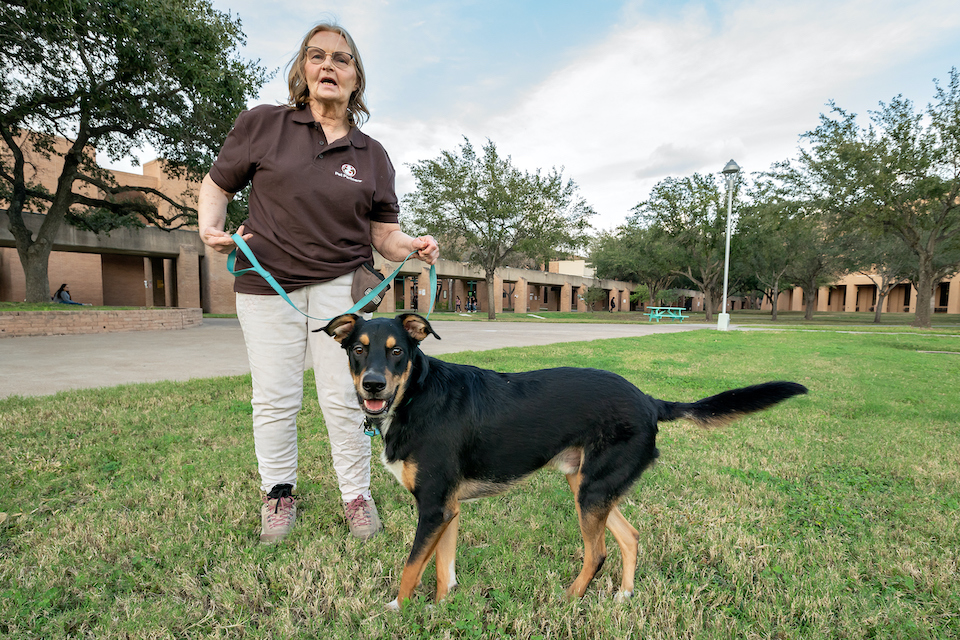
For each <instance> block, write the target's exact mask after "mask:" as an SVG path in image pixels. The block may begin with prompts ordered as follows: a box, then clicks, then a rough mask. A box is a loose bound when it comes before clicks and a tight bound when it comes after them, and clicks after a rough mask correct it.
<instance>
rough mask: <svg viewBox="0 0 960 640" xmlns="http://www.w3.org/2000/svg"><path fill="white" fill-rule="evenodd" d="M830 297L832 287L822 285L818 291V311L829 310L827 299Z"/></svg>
mask: <svg viewBox="0 0 960 640" xmlns="http://www.w3.org/2000/svg"><path fill="white" fill-rule="evenodd" d="M829 299H830V287H820V289H819V290H818V291H817V311H829V310H830V308H829V307H828V306H827V300H829Z"/></svg>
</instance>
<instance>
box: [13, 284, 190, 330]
mask: <svg viewBox="0 0 960 640" xmlns="http://www.w3.org/2000/svg"><path fill="white" fill-rule="evenodd" d="M58 286H59V285H58ZM71 288H72V287H71ZM201 324H203V312H202V311H201V310H200V309H131V310H123V311H119V310H118V311H97V310H79V309H78V310H72V309H65V310H63V311H7V312H0V338H14V337H22V336H58V335H70V334H79V333H116V332H120V331H162V330H172V329H187V328H189V327H198V326H200V325H201Z"/></svg>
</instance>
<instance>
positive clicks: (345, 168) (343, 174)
mask: <svg viewBox="0 0 960 640" xmlns="http://www.w3.org/2000/svg"><path fill="white" fill-rule="evenodd" d="M334 174H335V175H336V176H337V177H340V178H346V179H347V180H350V181H351V182H363V180H358V179H357V178H356V177H354V176H356V175H357V168H356V167H355V166H353V165H352V164H348V163H343V164H342V165H340V171H335V172H334Z"/></svg>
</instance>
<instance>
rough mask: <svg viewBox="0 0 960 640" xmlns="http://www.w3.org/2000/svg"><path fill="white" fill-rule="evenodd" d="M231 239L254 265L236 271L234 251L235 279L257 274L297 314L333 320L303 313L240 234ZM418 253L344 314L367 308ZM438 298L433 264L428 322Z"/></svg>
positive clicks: (231, 269)
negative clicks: (262, 264)
mask: <svg viewBox="0 0 960 640" xmlns="http://www.w3.org/2000/svg"><path fill="white" fill-rule="evenodd" d="M231 239H232V240H233V242H234V244H236V245H237V249H239V250H240V251H242V252H243V255H244V256H245V257H246V258H247V260H248V261H249V262H250V264H251V265H252V266H251V267H250V268H249V269H240V270H236V269H235V267H236V264H237V249H234V250H233V251H231V252H230V255H229V256H227V271H229V272H230V273H231V274H232V275H233V276H234V277H236V276H242V275H243V274H245V273H251V272H252V273H257V274H259V275H260V277H262V278H263V279H264V280H266V281H267V284H269V285H270V286H271V287H272V288H273V290H274V291H276V292H277V294H278V295H279V296H280V297H281V298H283V299H284V300H286V301H287V304H289V305H290V306H291V307H293V308H294V309H296V310H297V313H299V314H301V315H303V316H306V317H307V318H310V319H311V320H318V321H320V322H329V321H330V320H333V318H315V317H313V316H311V315H309V314H307V313H304V312H303V311H301V310H300V308H299V307H297V305H295V304H294V303H293V301H292V300H291V299H290V296H288V295H287V292H286V291H284V290H283V287H281V286H280V283H279V282H277V280H276V279H275V278H274V277H273V275H272V274H271V273H270V272H269V271H267V270H266V269H264V268H263V266H261V264H260V261H259V260H257V257H256V256H255V255H253V250H252V249H250V246H249V245H248V244H247V242H246V241H245V240H244V239H243V238H242V237H240V234H239V233H235V234H233V235H232V236H231ZM416 253H417V252H416V251H411V252H410V254H409V255H408V256H407V257H406V258H404V259H403V262H401V263H400V266H399V267H397V268H396V269H395V270H394V272H393V273H392V274H390V277H388V278H384V279H383V281H381V282H380V284H378V285H377V286H376V287H374V288H373V289H371V290H370V292H369V293H368V294H366V295H365V296H363V297H362V298H360V300H359V301H358V302H357V303H355V304H354V305H353V306H352V307H350V308H349V309H348V310H347V311H345V312H344V313H357V312H358V311H359V310H360V309H362V308H363V307H365V306H367V303H368V302H370V301H371V300H373V299H374V298H375V297H377V296H378V295H380V293H381V292H382V291H383V290H384V289H386V288H387V287H388V286H390V283H391V282H393V279H394V278H395V277H396V276H397V274H398V273H400V269H402V268H403V265H405V264H406V263H407V260H409V259H410V258H411V257H413V255H414V254H416ZM436 298H437V266H436V265H435V264H432V265H430V311H428V312H427V319H428V320H429V319H430V314H431V313H433V305H434V303H435V302H436Z"/></svg>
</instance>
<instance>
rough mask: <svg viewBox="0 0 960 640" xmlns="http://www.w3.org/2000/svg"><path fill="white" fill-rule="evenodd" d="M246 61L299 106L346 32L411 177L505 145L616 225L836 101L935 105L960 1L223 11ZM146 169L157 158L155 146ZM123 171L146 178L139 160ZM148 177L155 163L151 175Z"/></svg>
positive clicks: (776, 153)
mask: <svg viewBox="0 0 960 640" xmlns="http://www.w3.org/2000/svg"><path fill="white" fill-rule="evenodd" d="M213 6H214V7H215V8H216V9H218V10H220V11H223V12H229V13H230V14H231V15H233V16H234V17H239V19H240V20H241V23H242V26H243V31H244V33H246V35H247V42H246V45H245V46H242V47H241V48H240V54H241V55H242V56H243V57H245V58H248V59H254V60H259V61H260V64H261V65H262V66H264V67H265V68H266V69H268V70H269V71H274V72H275V74H274V77H273V79H272V80H271V81H270V82H268V83H267V84H266V85H264V87H263V89H262V90H261V92H260V95H259V96H258V98H257V99H255V100H253V101H251V103H250V105H249V106H254V105H256V104H263V103H267V104H280V103H283V102H285V101H286V98H287V89H286V69H287V64H288V63H289V61H290V60H291V58H292V57H293V56H294V54H295V52H296V49H297V47H298V46H299V44H300V41H301V39H302V38H303V36H304V34H305V33H306V32H307V31H308V30H309V29H310V28H311V27H312V26H313V25H314V24H316V23H317V22H322V21H335V22H338V23H339V24H341V25H342V26H343V27H345V28H346V29H347V30H348V31H349V32H350V33H351V35H353V37H354V40H355V41H356V43H357V46H358V48H359V50H360V54H361V56H362V59H363V63H364V67H365V69H366V72H367V93H366V99H367V105H368V107H369V108H370V111H371V118H370V120H369V121H368V122H367V123H366V124H365V125H363V128H362V130H363V131H365V132H366V133H367V134H368V135H370V136H372V137H373V138H375V139H377V140H379V141H380V142H381V143H382V144H383V146H384V147H385V148H386V150H387V152H388V153H389V155H390V157H391V160H392V161H393V164H394V166H395V167H396V169H397V192H398V194H400V195H401V196H402V195H403V194H404V193H407V192H409V191H412V190H413V189H414V188H415V187H416V185H415V181H414V179H413V177H412V174H411V172H410V168H409V165H410V164H413V163H416V162H419V161H422V160H427V159H432V158H436V157H438V156H439V155H440V152H441V151H456V150H457V149H458V148H459V146H460V145H461V144H463V141H464V137H466V138H468V139H469V140H470V141H471V143H472V144H473V145H474V147H475V148H479V147H482V146H483V144H485V143H486V141H487V140H491V141H493V142H494V143H495V144H496V146H497V150H498V152H499V153H500V154H501V155H504V156H510V158H511V160H512V162H513V164H514V166H516V167H518V168H519V169H521V170H524V171H530V172H534V171H536V170H538V169H541V170H544V171H549V170H550V169H551V168H557V169H562V171H563V175H564V177H565V178H570V179H573V180H574V182H575V183H576V184H577V185H578V187H579V192H580V195H581V196H583V198H584V199H585V200H586V201H587V203H588V204H590V205H591V206H592V207H593V209H594V210H595V211H596V215H595V216H594V217H593V218H592V224H593V226H594V228H595V229H596V230H598V231H599V230H613V229H614V228H616V227H617V226H619V225H621V224H623V223H624V222H626V220H627V218H628V217H629V216H630V215H631V209H632V208H633V207H634V206H635V205H637V204H638V203H639V202H642V201H644V200H645V199H646V198H647V196H648V195H649V193H650V190H651V188H652V187H653V186H654V185H655V184H656V183H657V182H659V181H661V180H663V179H665V178H667V177H683V176H688V175H691V174H693V173H695V172H698V173H702V174H703V173H715V174H719V172H720V170H721V169H722V168H723V167H724V165H725V164H726V163H727V161H728V160H730V159H734V160H735V161H736V162H737V163H738V164H739V165H740V166H741V168H742V170H743V171H745V172H746V173H748V174H751V173H755V172H760V171H766V170H768V169H769V168H770V167H771V165H772V164H773V163H775V162H779V161H782V160H785V159H788V158H790V157H793V156H794V155H795V154H796V151H797V149H798V146H799V144H800V142H801V139H800V136H801V134H802V133H804V132H806V131H810V130H811V129H813V128H815V127H816V126H817V124H818V122H819V117H820V114H821V113H828V112H829V110H830V107H829V104H828V103H829V102H830V101H831V100H832V101H834V102H835V103H836V105H837V106H838V107H841V108H842V109H844V110H845V111H848V112H853V113H856V114H859V115H860V116H861V117H863V119H864V120H863V122H864V123H866V117H867V114H868V111H870V110H876V109H878V108H879V106H880V103H881V102H884V103H886V102H889V101H890V100H891V99H892V98H894V97H895V96H898V95H903V96H904V97H906V98H908V99H910V100H912V101H913V102H914V103H915V105H916V107H917V108H918V109H919V108H922V107H923V106H925V105H926V104H927V103H929V102H930V101H932V100H933V97H934V93H935V85H934V79H937V80H939V81H940V82H941V84H945V83H946V81H947V80H948V79H949V73H950V70H951V68H953V67H960V40H958V39H957V36H956V34H957V33H958V28H960V5H958V4H957V2H956V0H912V1H911V2H903V1H902V0H896V1H888V0H762V1H761V0H730V1H726V2H719V1H718V2H714V1H709V0H690V1H684V0H674V1H664V0H656V1H653V0H593V1H592V2H587V1H584V0H575V1H568V0H530V1H524V0H482V1H480V0H354V1H352V2H343V1H341V2H328V1H326V0H311V1H305V0H282V1H280V0H213ZM140 159H141V160H142V161H148V160H151V159H152V156H151V155H150V152H149V150H145V151H144V154H143V156H142V157H141V158H140ZM101 161H102V162H104V163H105V164H107V165H108V166H111V167H114V168H119V169H122V170H128V171H129V170H131V169H130V168H129V164H128V165H126V166H124V164H123V163H113V164H111V163H109V161H108V160H107V159H106V158H102V159H101ZM133 170H134V171H139V169H133Z"/></svg>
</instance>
